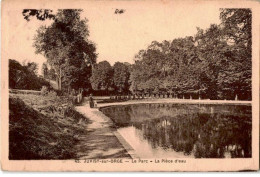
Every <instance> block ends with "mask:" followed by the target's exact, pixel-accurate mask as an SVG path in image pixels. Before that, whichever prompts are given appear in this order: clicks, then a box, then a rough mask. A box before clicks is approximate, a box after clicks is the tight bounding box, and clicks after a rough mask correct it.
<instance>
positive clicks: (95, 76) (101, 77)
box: [90, 61, 113, 91]
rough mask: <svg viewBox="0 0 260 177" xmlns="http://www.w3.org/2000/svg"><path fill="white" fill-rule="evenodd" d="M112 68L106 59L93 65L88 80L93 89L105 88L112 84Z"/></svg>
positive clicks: (106, 89)
mask: <svg viewBox="0 0 260 177" xmlns="http://www.w3.org/2000/svg"><path fill="white" fill-rule="evenodd" d="M112 76H113V69H112V67H111V65H110V64H109V63H108V62H107V61H102V62H99V63H98V64H96V65H94V67H93V71H92V76H91V78H90V82H91V85H92V88H93V89H94V90H105V91H108V89H109V88H111V87H112V86H113V80H112V79H113V77H112Z"/></svg>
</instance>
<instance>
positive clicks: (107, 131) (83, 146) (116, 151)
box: [76, 104, 130, 159]
mask: <svg viewBox="0 0 260 177" xmlns="http://www.w3.org/2000/svg"><path fill="white" fill-rule="evenodd" d="M76 110H77V111H78V112H80V113H81V114H83V115H85V116H86V117H87V118H88V119H89V120H90V121H91V123H90V124H89V125H88V127H87V130H88V133H87V134H86V135H84V136H82V137H80V143H79V145H77V147H76V148H77V152H78V155H77V156H78V158H79V159H85V158H87V159H106V158H130V155H129V154H128V153H127V151H126V150H125V149H124V147H123V146H122V145H121V143H120V142H119V141H118V139H117V137H116V136H115V135H114V132H115V131H116V130H115V128H113V122H112V121H111V120H110V119H108V118H107V117H106V116H104V115H103V114H102V113H101V112H100V111H99V110H98V109H91V108H89V105H88V104H84V105H83V106H77V107H76Z"/></svg>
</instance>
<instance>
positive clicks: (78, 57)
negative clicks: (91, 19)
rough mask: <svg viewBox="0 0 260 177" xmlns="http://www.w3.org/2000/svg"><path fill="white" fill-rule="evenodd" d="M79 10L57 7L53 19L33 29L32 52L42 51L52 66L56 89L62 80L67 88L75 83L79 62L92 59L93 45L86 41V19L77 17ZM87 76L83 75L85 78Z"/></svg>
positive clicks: (87, 32)
mask: <svg viewBox="0 0 260 177" xmlns="http://www.w3.org/2000/svg"><path fill="white" fill-rule="evenodd" d="M81 11H82V10H73V9H66V10H58V12H57V14H56V15H55V20H54V22H53V23H52V24H51V25H50V26H48V27H46V26H42V27H40V28H39V29H38V30H37V35H36V37H35V41H34V47H35V49H36V53H40V54H43V55H44V56H45V57H46V58H47V62H48V64H49V65H50V66H51V67H52V68H53V69H55V72H56V75H57V77H58V83H59V89H62V83H63V84H65V86H66V87H67V88H68V89H70V88H71V87H73V86H75V84H74V85H73V83H75V82H74V81H75V80H79V78H78V77H77V76H78V75H73V77H72V74H73V73H79V72H81V69H82V67H81V66H82V65H93V64H94V63H95V62H96V56H97V54H96V53H95V50H96V48H95V45H94V44H93V43H92V42H91V41H89V40H88V36H89V31H88V26H87V19H81V18H80V12H81ZM86 79H87V78H86Z"/></svg>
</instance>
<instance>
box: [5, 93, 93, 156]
mask: <svg viewBox="0 0 260 177" xmlns="http://www.w3.org/2000/svg"><path fill="white" fill-rule="evenodd" d="M9 111H10V112H9V159H10V160H26V159H73V158H76V149H75V148H74V147H75V146H76V145H77V144H78V143H79V137H80V136H81V135H85V134H87V133H88V132H87V130H86V126H87V125H88V123H89V120H88V119H87V118H86V117H84V116H83V115H81V114H80V113H78V112H77V111H75V109H74V106H73V105H72V104H71V103H70V101H69V99H68V98H65V97H58V96H55V95H47V96H42V95H33V94H10V98H9Z"/></svg>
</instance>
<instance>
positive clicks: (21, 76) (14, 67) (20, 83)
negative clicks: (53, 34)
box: [9, 59, 49, 90]
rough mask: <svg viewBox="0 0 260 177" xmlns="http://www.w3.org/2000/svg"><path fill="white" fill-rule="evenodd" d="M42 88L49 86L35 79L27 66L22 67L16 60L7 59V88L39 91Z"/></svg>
mask: <svg viewBox="0 0 260 177" xmlns="http://www.w3.org/2000/svg"><path fill="white" fill-rule="evenodd" d="M42 86H49V83H48V82H47V81H45V80H44V79H43V78H39V77H37V75H36V74H35V72H32V71H31V70H30V67H28V66H27V65H25V66H23V65H21V64H20V63H19V62H17V61H16V60H13V59H9V88H11V89H23V90H40V89H41V88H42Z"/></svg>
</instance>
